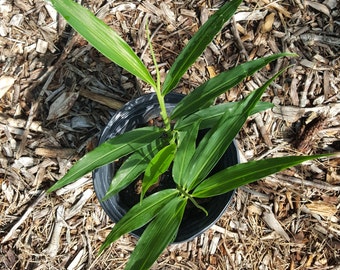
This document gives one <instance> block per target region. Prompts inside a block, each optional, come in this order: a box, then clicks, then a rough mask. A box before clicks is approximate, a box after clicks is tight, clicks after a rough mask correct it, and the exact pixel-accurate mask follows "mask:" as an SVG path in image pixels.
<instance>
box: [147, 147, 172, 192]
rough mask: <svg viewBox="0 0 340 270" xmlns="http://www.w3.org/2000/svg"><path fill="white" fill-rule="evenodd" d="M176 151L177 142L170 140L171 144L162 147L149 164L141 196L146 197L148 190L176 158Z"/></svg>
mask: <svg viewBox="0 0 340 270" xmlns="http://www.w3.org/2000/svg"><path fill="white" fill-rule="evenodd" d="M175 152H176V144H175V143H174V142H170V144H169V145H167V146H165V147H164V148H163V149H161V150H160V151H159V152H158V153H157V154H156V155H155V156H154V157H153V158H152V159H151V161H150V163H149V164H148V165H147V167H146V169H145V173H144V178H143V182H142V193H141V198H143V197H144V195H145V193H146V191H147V190H148V189H149V188H150V187H151V186H152V185H153V184H155V183H156V182H157V180H158V177H159V176H160V175H161V174H163V173H164V172H166V170H167V169H168V168H169V166H170V164H171V162H172V161H173V159H174V156H175Z"/></svg>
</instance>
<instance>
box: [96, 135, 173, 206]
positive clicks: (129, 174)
mask: <svg viewBox="0 0 340 270" xmlns="http://www.w3.org/2000/svg"><path fill="white" fill-rule="evenodd" d="M165 144H168V142H167V141H166V140H163V139H157V140H155V141H153V142H151V143H150V144H148V145H145V146H143V147H142V148H140V149H139V150H137V151H136V152H135V153H133V154H132V155H131V156H130V157H129V158H128V159H127V160H126V161H125V162H124V163H123V164H122V165H121V167H120V168H119V169H118V170H117V172H116V174H115V176H114V178H113V179H112V182H111V184H110V187H109V188H108V190H107V192H106V194H105V196H104V198H103V199H102V201H105V200H107V199H108V198H110V197H111V196H113V195H114V194H116V193H118V192H119V191H121V190H122V189H124V188H125V187H127V186H128V185H129V184H130V183H132V182H133V181H134V180H136V179H137V177H138V176H139V175H140V174H141V173H142V172H144V171H145V169H146V167H147V166H148V164H149V162H150V161H151V159H152V158H153V157H154V156H155V154H156V153H157V152H158V151H159V150H161V149H162V148H163V147H164V146H165Z"/></svg>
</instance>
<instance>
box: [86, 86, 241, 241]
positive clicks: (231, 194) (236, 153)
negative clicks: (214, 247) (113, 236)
mask: <svg viewBox="0 0 340 270" xmlns="http://www.w3.org/2000/svg"><path fill="white" fill-rule="evenodd" d="M155 96H156V93H153V92H152V93H147V94H143V95H141V96H139V97H137V98H135V99H132V100H130V101H129V102H127V103H126V104H125V105H124V106H123V107H122V108H121V109H119V110H117V111H116V112H115V113H114V114H113V115H112V117H111V119H110V120H109V122H108V123H107V125H106V126H105V128H104V129H103V130H102V132H101V134H100V140H99V143H98V145H99V144H101V143H102V142H104V141H105V140H107V139H108V137H110V136H107V134H106V132H105V131H106V130H107V129H108V126H111V125H112V122H113V123H114V122H115V121H114V120H117V119H115V116H116V115H117V113H119V112H120V111H124V110H125V109H127V110H128V111H131V110H133V106H131V105H134V104H135V103H140V100H143V99H145V98H148V97H149V98H150V99H152V98H154V97H155ZM166 96H169V97H171V96H177V97H185V96H186V95H183V94H180V93H173V92H170V93H169V94H167V95H166ZM166 103H167V102H166ZM176 103H178V102H168V104H176ZM156 104H158V103H157V101H156ZM105 135H106V136H105ZM104 137H105V138H104ZM231 145H233V147H234V151H233V155H234V158H235V159H236V161H237V163H240V153H239V150H238V143H237V142H236V140H235V139H234V140H233V142H232V144H231ZM235 156H236V157H235ZM237 163H235V164H237ZM104 166H106V165H104ZM100 169H101V168H98V169H96V170H94V171H93V172H92V182H93V186H94V190H95V193H96V197H97V198H98V199H99V198H100V197H101V196H98V188H96V186H97V184H95V182H96V180H95V179H96V178H97V177H98V176H96V173H97V171H98V170H100ZM97 182H98V180H97ZM235 192H236V189H234V190H231V191H229V192H226V193H224V194H221V195H218V196H223V195H224V196H226V197H228V199H226V203H225V204H224V207H223V209H222V210H221V211H220V212H219V214H218V215H217V216H216V218H213V220H211V221H210V222H209V224H206V226H204V227H202V228H200V229H199V230H197V231H196V232H195V233H194V234H193V235H191V236H189V237H183V239H181V240H178V241H176V239H177V236H176V238H175V239H174V241H173V242H172V243H170V245H172V244H179V243H184V242H188V241H191V240H193V239H194V238H195V237H197V236H199V235H201V234H202V233H204V232H205V231H207V230H208V229H209V228H211V226H213V225H214V224H216V222H217V221H218V220H219V219H220V218H221V216H222V215H223V214H224V213H225V212H226V210H227V208H228V207H229V205H230V204H231V202H232V200H233V197H234V195H235ZM99 203H100V206H101V208H102V209H103V210H104V212H105V214H106V215H107V216H108V217H109V218H110V219H111V220H112V221H114V222H115V223H117V221H115V220H114V219H112V218H111V215H109V214H108V213H107V211H106V208H107V207H106V206H104V205H103V202H102V201H101V199H99ZM124 215H125V214H124ZM124 215H123V216H124ZM129 234H130V235H132V236H134V237H136V238H140V235H138V234H136V233H135V232H134V231H132V232H129Z"/></svg>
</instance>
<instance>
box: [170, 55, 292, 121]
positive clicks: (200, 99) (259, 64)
mask: <svg viewBox="0 0 340 270" xmlns="http://www.w3.org/2000/svg"><path fill="white" fill-rule="evenodd" d="M284 56H295V54H291V53H279V54H274V55H271V56H268V57H264V58H260V59H257V60H253V61H250V62H246V63H244V64H241V65H238V66H236V67H234V68H232V69H230V70H227V71H224V72H222V73H220V74H219V75H217V76H216V77H214V78H212V79H210V80H209V81H207V82H206V83H204V84H202V85H200V86H199V87H197V88H196V89H195V90H194V91H193V92H191V93H190V94H189V95H187V96H186V97H185V98H183V99H182V100H181V101H180V102H179V103H178V104H177V106H176V108H175V109H174V110H173V111H172V113H171V118H172V119H178V118H180V117H183V116H186V115H189V114H192V113H194V112H196V111H198V110H200V109H201V107H202V106H201V104H205V103H206V101H207V100H212V99H214V98H216V97H218V96H219V95H221V94H223V93H225V92H226V91H228V90H229V89H231V88H232V87H234V86H236V85H237V84H239V83H240V82H241V81H243V80H244V79H245V78H246V77H248V76H250V75H252V74H253V73H255V72H256V71H258V70H260V69H261V68H263V67H265V66H266V65H267V64H268V63H270V62H272V61H274V60H276V59H278V58H280V57H284Z"/></svg>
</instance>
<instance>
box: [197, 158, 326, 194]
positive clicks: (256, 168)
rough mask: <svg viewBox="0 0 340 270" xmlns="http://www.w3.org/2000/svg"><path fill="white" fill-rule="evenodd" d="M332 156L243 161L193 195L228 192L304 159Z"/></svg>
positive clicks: (213, 177)
mask: <svg viewBox="0 0 340 270" xmlns="http://www.w3.org/2000/svg"><path fill="white" fill-rule="evenodd" d="M327 156H330V155H329V154H324V155H314V156H300V157H296V156H289V157H280V158H271V159H263V160H256V161H249V162H247V163H241V164H237V165H234V166H232V167H229V168H226V169H224V170H222V171H220V172H218V173H216V174H214V175H213V176H211V177H209V178H207V179H206V180H204V181H203V182H202V183H200V184H199V185H198V186H197V187H196V189H195V190H194V192H193V194H192V196H193V197H195V198H207V197H213V196H216V195H219V194H223V193H226V192H228V191H230V190H233V189H236V188H238V187H240V186H243V185H246V184H249V183H252V182H254V181H257V180H259V179H260V178H263V177H266V176H268V175H271V174H273V173H277V172H279V171H282V170H285V169H287V168H289V167H292V166H296V165H298V164H300V163H302V162H304V161H307V160H311V159H316V158H322V157H327Z"/></svg>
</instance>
